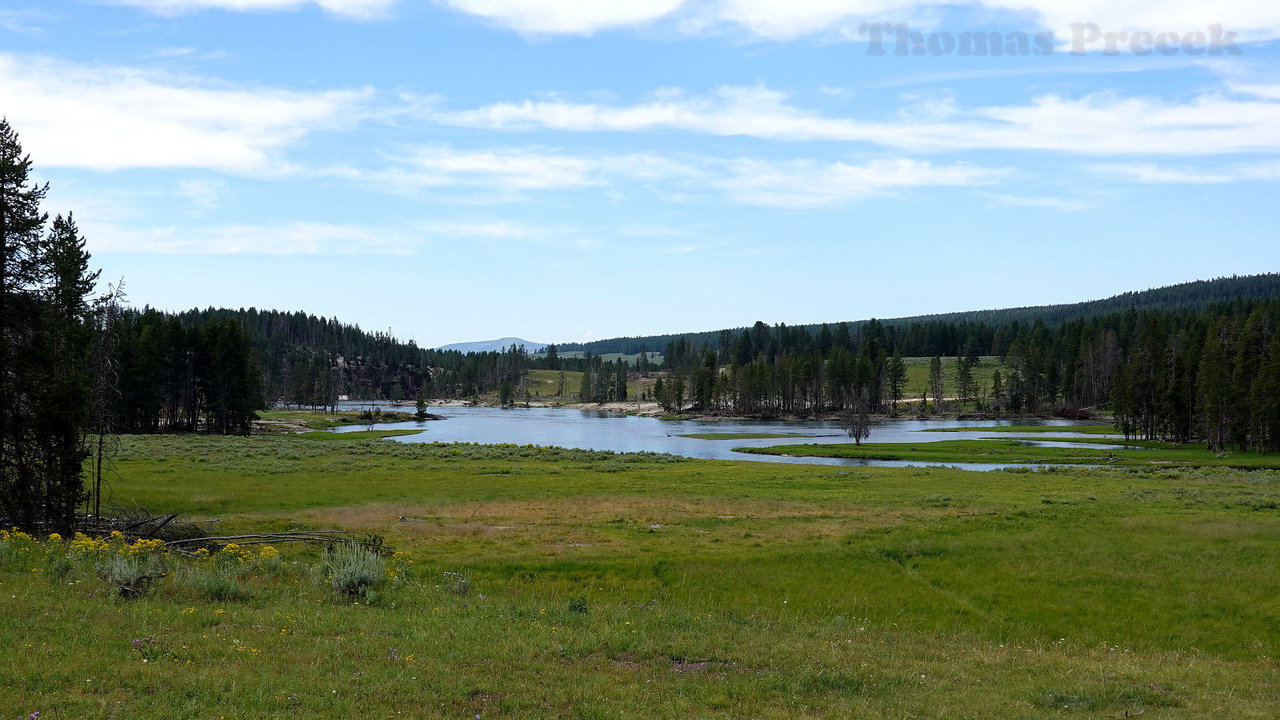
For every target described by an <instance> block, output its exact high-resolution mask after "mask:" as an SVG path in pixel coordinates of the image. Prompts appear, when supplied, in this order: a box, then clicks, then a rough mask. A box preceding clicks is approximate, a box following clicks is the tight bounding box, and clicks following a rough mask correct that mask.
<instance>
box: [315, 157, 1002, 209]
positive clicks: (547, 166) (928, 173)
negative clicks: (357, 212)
mask: <svg viewBox="0 0 1280 720" xmlns="http://www.w3.org/2000/svg"><path fill="white" fill-rule="evenodd" d="M401 160H402V162H403V165H404V167H397V168H393V169H391V170H385V171H374V172H364V171H358V170H351V169H345V170H339V171H335V174H336V175H338V176H340V177H343V178H346V179H350V180H355V181H360V182H363V183H365V184H366V185H367V186H368V187H369V188H370V189H382V190H386V191H391V192H400V191H403V190H404V189H405V188H406V187H412V188H418V189H423V188H427V189H432V188H448V187H457V186H461V187H479V188H490V189H495V190H503V191H508V192H516V193H522V192H525V191H545V190H573V189H580V188H584V187H602V188H609V189H610V191H612V192H623V191H625V192H632V191H633V189H632V187H631V186H632V185H635V184H637V183H638V184H639V187H640V188H641V190H648V191H651V192H654V193H657V194H658V195H660V196H661V197H663V198H666V199H668V200H672V201H674V202H687V201H697V200H703V199H706V198H707V197H709V196H713V197H714V196H718V197H723V198H725V199H727V200H728V201H730V202H733V203H738V204H744V205H755V206H766V207H788V208H802V207H819V206H823V205H832V204H838V203H844V202H850V201H854V200H858V199H861V198H864V197H868V196H871V195H877V194H884V193H888V192H893V191H895V190H900V189H903V188H909V187H923V186H961V185H984V184H989V183H991V182H994V181H995V180H996V179H997V178H998V177H999V176H1001V175H1002V174H1003V172H1004V171H1002V170H995V169H991V168H983V167H979V166H976V165H971V164H967V163H955V164H948V165H939V164H933V163H928V162H923V161H918V160H909V159H880V160H872V161H869V162H866V163H863V164H851V163H846V162H828V161H818V160H809V159H801V160H789V161H775V160H760V159H751V158H719V157H708V156H694V155H682V156H677V157H665V156H661V155H652V154H639V153H636V154H621V155H594V156H592V155H571V154H565V153H561V152H558V151H555V150H549V149H537V148H534V149H523V150H476V151H464V150H457V149H454V148H432V147H428V148H419V149H416V150H413V151H411V152H409V153H408V154H407V155H406V156H405V157H404V158H402V159H401ZM503 199H511V198H510V197H504V198H503Z"/></svg>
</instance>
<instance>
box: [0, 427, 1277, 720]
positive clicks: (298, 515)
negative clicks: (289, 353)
mask: <svg viewBox="0 0 1280 720" xmlns="http://www.w3.org/2000/svg"><path fill="white" fill-rule="evenodd" d="M806 447H807V446H806ZM115 468H116V472H117V475H116V477H115V479H114V480H113V481H112V492H113V503H114V504H116V505H122V506H134V505H141V506H145V507H147V508H149V509H151V510H152V511H154V512H181V513H183V514H184V516H186V518H188V519H195V520H201V521H203V522H204V523H205V524H206V526H207V527H208V528H210V529H211V530H212V531H213V532H216V533H218V534H228V535H230V534H236V533H241V532H249V531H284V530H290V529H316V528H341V529H347V530H355V531H367V532H373V533H378V534H380V535H382V536H384V537H385V538H386V542H387V543H388V544H389V545H391V546H394V547H395V548H396V549H397V550H400V551H403V552H406V553H407V554H408V558H410V559H411V560H412V565H411V570H410V572H409V576H408V578H407V579H406V580H404V581H403V582H400V583H399V584H396V585H392V586H388V587H387V588H385V589H384V590H382V591H381V592H379V593H378V594H377V596H376V597H370V598H365V599H363V600H362V601H355V602H353V600H352V598H350V597H347V596H341V595H338V594H336V593H334V592H333V591H332V590H331V589H329V588H327V587H326V586H324V585H323V584H322V583H321V582H319V581H318V580H317V579H316V577H315V573H314V572H313V571H312V570H310V569H309V568H312V567H314V565H315V563H317V562H318V551H317V550H316V549H314V548H307V547H301V546H281V549H282V551H283V553H284V558H285V561H286V562H285V563H284V567H283V569H282V570H279V571H276V572H273V573H269V574H248V575H246V576H244V577H240V578H237V579H236V580H235V583H236V585H235V587H234V588H233V589H231V590H228V589H227V588H225V587H222V588H213V589H210V587H207V586H201V585H199V584H196V583H191V582H188V581H184V580H183V577H185V576H184V574H183V572H182V571H180V570H175V571H173V572H172V573H171V574H170V576H168V577H165V578H162V579H160V580H158V581H157V582H156V583H155V585H154V587H153V588H152V589H151V591H150V592H149V593H147V594H146V595H144V596H142V597H140V598H137V599H133V600H124V599H120V598H118V597H115V596H114V594H113V592H112V591H111V589H110V588H109V587H108V586H107V585H106V584H105V583H104V582H103V581H101V580H100V579H98V578H97V576H96V575H95V574H94V573H93V572H89V571H86V570H85V569H84V568H77V569H74V570H71V571H67V570H66V568H62V569H61V570H60V571H59V572H58V573H55V572H54V571H53V570H54V566H53V565H52V564H51V563H50V562H48V561H43V560H41V559H40V558H42V557H44V556H43V555H41V554H40V553H41V552H43V551H41V550H39V549H38V548H37V549H35V550H26V549H21V548H18V549H15V546H11V545H10V546H3V545H0V607H3V612H0V642H3V645H4V647H5V648H6V652H5V653H4V654H3V655H0V688H4V691H3V692H0V718H26V717H29V716H31V714H32V713H35V712H39V713H41V716H40V717H42V718H84V717H92V718H126V717H129V718H132V717H165V718H215V717H217V718H264V717H313V718H332V717H396V716H403V717H425V718H437V717H439V718H463V717H465V718H474V717H481V718H502V717H569V718H655V717H690V718H696V717H707V718H747V717H749V718H795V717H817V718H882V717H901V718H926V717H930V718H1045V717H1049V718H1057V717H1060V718H1104V717H1116V718H1119V717H1125V716H1126V713H1127V714H1129V715H1130V716H1132V715H1135V714H1138V713H1143V714H1144V717H1148V718H1201V717H1209V716H1213V717H1232V718H1272V717H1274V716H1275V708H1276V707H1277V706H1280V685H1278V682H1280V675H1278V674H1277V670H1278V669H1280V668H1278V667H1277V663H1276V657H1277V652H1278V651H1280V631H1278V630H1277V628H1278V627H1280V568H1278V566H1277V563H1276V558H1277V557H1280V473H1277V472H1274V471H1270V470H1256V471H1242V470H1233V469H1226V468H1190V467H1182V468H1171V467H1158V466H1146V467H1106V468H1094V469H1055V470H1047V471H1031V470H1027V471H1021V472H991V473H976V472H967V471H962V470H956V469H951V468H901V469H899V468H842V467H828V466H802V465H782V464H772V463H759V462H746V461H737V462H727V461H724V462H722V461H695V460H684V459H680V458H675V457H671V456H666V455H648V454H632V455H615V454H612V453H600V452H590V451H578V450H561V449H555V448H537V447H517V446H477V445H414V444H396V443H388V442H379V441H377V440H373V439H358V438H352V437H350V436H347V435H335V434H330V433H312V434H307V435H259V436H253V437H247V438H246V437H199V436H149V437H127V438H124V439H123V446H122V448H121V452H120V455H119V457H118V458H117V460H116V462H115Z"/></svg>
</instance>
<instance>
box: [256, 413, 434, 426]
mask: <svg viewBox="0 0 1280 720" xmlns="http://www.w3.org/2000/svg"><path fill="white" fill-rule="evenodd" d="M361 412H362V411H360V410H340V411H338V412H334V413H330V412H321V411H316V410H259V411H258V417H259V418H260V419H261V420H264V421H267V422H269V423H291V424H294V425H301V426H303V427H306V428H309V429H311V430H329V429H331V428H335V427H338V426H339V425H365V424H367V423H368V421H367V420H364V419H361V417H360V413H361ZM379 418H380V419H379V422H384V423H391V422H407V421H409V420H413V419H414V414H413V413H412V412H401V411H398V410H386V409H384V410H382V414H381V415H380V416H379Z"/></svg>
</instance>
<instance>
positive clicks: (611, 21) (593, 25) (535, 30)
mask: <svg viewBox="0 0 1280 720" xmlns="http://www.w3.org/2000/svg"><path fill="white" fill-rule="evenodd" d="M444 2H445V4H447V5H449V6H450V7H452V8H454V9H455V10H459V11H461V12H464V13H467V14H470V15H477V16H479V17H482V18H485V19H487V20H491V21H493V22H496V23H498V24H500V25H503V26H505V27H508V28H511V29H513V30H516V31H517V32H521V33H527V34H570V35H590V34H592V33H595V32H599V31H601V30H608V29H610V28H616V27H626V26H635V25H643V24H645V23H649V22H652V21H654V20H657V19H659V18H662V17H665V16H667V15H669V14H671V12H672V11H674V10H675V9H677V8H678V7H679V6H680V5H682V4H683V2H684V0H608V2H599V1H596V0H586V1H585V2H584V0H444Z"/></svg>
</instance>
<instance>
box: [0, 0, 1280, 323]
mask: <svg viewBox="0 0 1280 720" xmlns="http://www.w3.org/2000/svg"><path fill="white" fill-rule="evenodd" d="M1213 5H1214V6H1213V7H1206V4H1205V3H1202V2H1190V1H1187V0H1175V1H1174V2H1168V1H1162V2H1156V1H1154V0H1129V1H1127V2H1102V1H1101V0H1063V1H1058V2H1054V1H1052V0H984V1H983V2H960V3H950V4H946V5H941V4H929V3H920V2H910V1H908V0H872V1H866V2H837V1H835V0H790V1H788V2H778V1H776V0H772V1H768V0H686V1H684V2H681V1H680V0H648V1H647V2H640V1H637V0H618V1H616V2H610V3H588V2H571V1H569V0H528V1H526V2H516V1H515V0H438V1H436V2H431V1H429V0H10V2H7V3H5V8H4V9H0V113H2V114H4V115H5V116H6V117H7V118H8V120H9V121H10V123H11V124H12V125H13V126H14V127H15V128H16V129H17V130H18V132H19V133H20V134H21V138H22V141H23V144H24V146H25V148H26V150H27V151H28V152H29V153H30V154H31V156H32V159H33V161H34V163H35V165H36V169H37V172H38V174H39V176H40V178H41V179H43V180H47V181H49V183H50V187H51V190H50V194H49V203H48V209H49V210H50V211H51V212H54V213H57V212H66V211H74V212H75V214H76V218H77V221H78V223H79V225H80V228H81V230H82V231H83V232H84V234H85V236H86V237H87V239H88V243H89V248H90V251H91V252H92V253H93V255H94V259H95V262H96V263H97V264H98V265H100V266H101V267H102V269H103V277H104V279H106V280H111V281H114V280H116V279H119V278H123V279H124V281H125V286H126V290H127V292H128V295H129V298H130V301H131V302H132V303H133V304H135V305H139V306H141V305H146V304H149V305H152V306H155V307H160V308H164V309H170V310H178V309H185V308H188V307H195V306H207V305H218V306H232V307H240V306H244V307H247V306H257V307H260V308H268V307H269V308H277V309H283V310H305V311H308V312H311V313H315V314H319V315H325V316H336V317H339V318H341V319H343V320H345V321H348V322H355V323H358V324H359V325H361V326H362V327H364V328H366V329H369V330H381V329H387V328H389V329H391V330H392V331H393V332H394V333H395V334H396V335H397V336H399V337H402V338H406V339H408V338H413V339H415V340H417V342H418V343H420V344H422V345H426V346H434V345H440V344H444V343H450V342H457V341H466V340H480V339H487V338H492V337H500V336H504V335H520V336H522V337H525V338H527V339H529V340H534V341H542V342H548V341H551V342H555V341H559V342H569V341H579V340H588V339H598V338H602V337H611V336H616V335H640V334H650V333H665V332H677V331H697V330H707V329H715V328H720V327H736V326H742V325H749V324H751V323H752V322H754V321H756V320H764V321H766V322H769V323H776V322H786V323H789V324H796V323H807V322H822V321H839V320H854V319H862V318H866V317H896V316H904V315H914V314H921V313H930V312H947V311H954V310H969V309H981V308H991V307H1006V306H1018V305H1039V304H1045V303H1055V302H1072V301H1077V300H1085V299H1092V298H1097V297H1105V296H1108V295H1112V294H1115V293H1119V292H1124V291H1127V290H1134V289H1142V288H1147V287H1154V286H1160V285H1167V284H1172V283H1176V282H1184V281H1189V280H1194V279H1203V278H1209V277H1216V276H1221V275H1230V274H1251V273H1259V272H1269V271H1276V270H1280V243H1277V242H1276V240H1275V227H1276V221H1277V220H1278V219H1280V210H1278V209H1277V202H1276V197H1277V193H1276V190H1277V181H1280V62H1277V60H1278V59H1280V6H1277V4H1276V3H1274V2H1272V1H1270V0H1268V1H1267V2H1261V1H1256V0H1230V1H1228V2H1219V3H1215V4H1213ZM886 24H888V25H887V26H888V27H889V28H890V29H888V30H885V31H883V34H882V37H883V41H882V44H881V46H880V49H881V50H883V53H882V54H875V50H876V48H875V47H874V46H873V45H872V44H871V43H870V42H869V41H870V39H871V30H870V29H873V28H882V27H886ZM899 27H901V28H902V29H903V30H904V31H905V32H908V33H912V32H918V33H920V34H919V36H912V35H906V36H905V37H906V41H905V44H899V43H898V41H897V38H898V35H897V29H896V28H899ZM1215 27H1216V28H1217V29H1216V30H1215V29H1214V28H1215ZM974 33H979V34H982V35H983V37H984V38H987V37H990V36H989V34H991V33H994V34H995V38H996V39H998V40H1000V41H1001V42H1002V43H1007V45H1006V47H1007V48H1009V49H1010V51H1011V52H1009V53H1005V54H1001V55H999V56H996V55H994V54H993V53H991V52H990V51H988V52H987V53H986V54H981V53H978V52H970V53H968V54H961V52H960V50H959V48H960V47H961V46H962V45H967V46H968V47H974V46H973V42H974V37H976V36H975V35H974ZM1046 33H1052V35H1047V34H1046ZM1105 33H1117V34H1113V35H1112V36H1110V37H1111V38H1112V40H1113V42H1112V44H1113V51H1112V52H1108V51H1107V47H1106V37H1107V36H1106V35H1105ZM1118 33H1125V35H1124V37H1123V38H1121V36H1120V35H1118ZM1215 33H1216V34H1217V36H1218V37H1222V38H1224V40H1223V41H1222V42H1221V43H1219V45H1218V47H1217V48H1216V49H1214V48H1211V47H1210V40H1211V38H1213V37H1214V36H1215ZM1037 34H1040V35H1037ZM917 42H918V43H919V44H918V45H915V44H913V43H917ZM1019 43H1022V44H1019ZM1157 43H1158V44H1159V47H1157ZM900 50H901V51H902V54H899V51H900Z"/></svg>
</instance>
